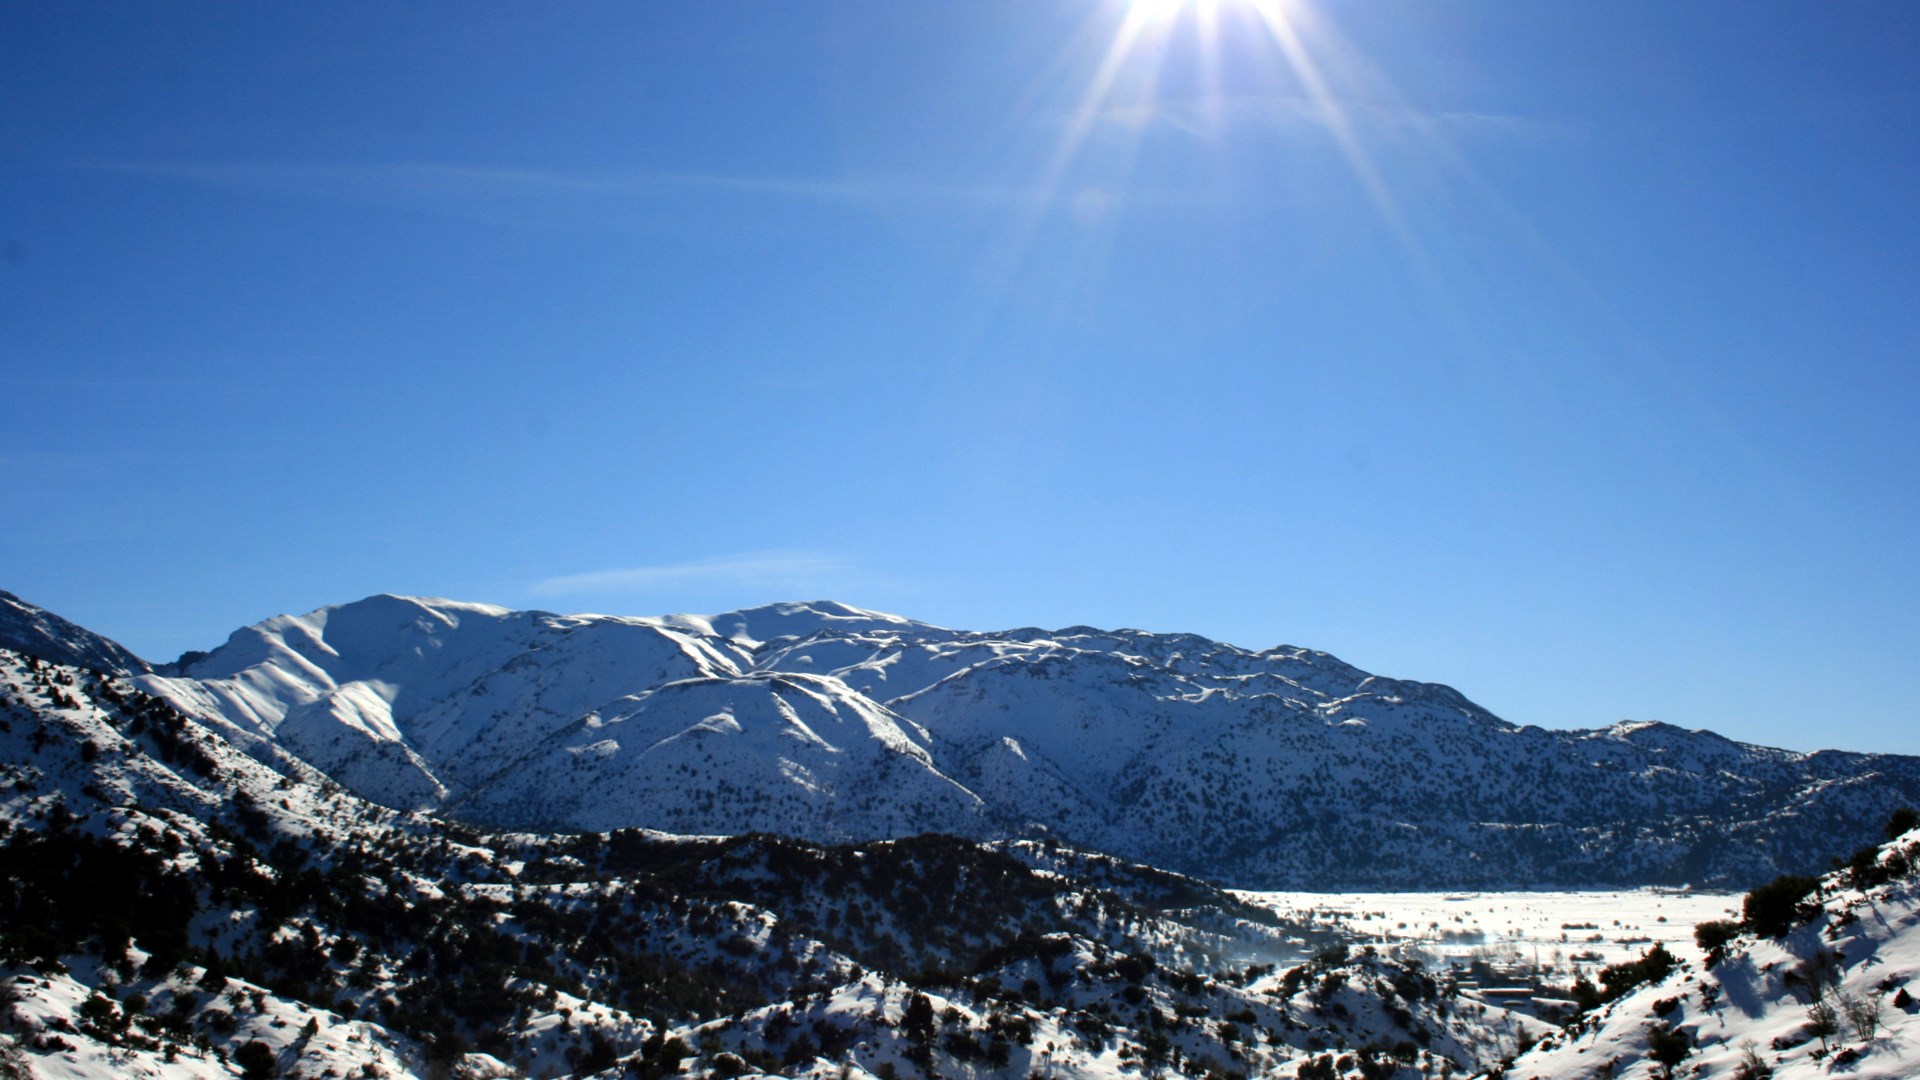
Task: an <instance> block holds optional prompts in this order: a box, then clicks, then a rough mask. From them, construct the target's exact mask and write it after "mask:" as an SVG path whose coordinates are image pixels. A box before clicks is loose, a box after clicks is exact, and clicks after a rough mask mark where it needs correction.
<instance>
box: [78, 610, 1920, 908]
mask: <svg viewBox="0 0 1920 1080" xmlns="http://www.w3.org/2000/svg"><path fill="white" fill-rule="evenodd" d="M82 633H83V632H82ZM140 685H141V687H142V688H143V689H144V690H146V691H147V692H149V693H152V694H155V695H156V696H159V697H161V698H164V699H165V700H167V701H169V702H170V703H172V704H173V705H175V706H176V707H178V708H180V709H182V710H184V711H186V712H188V713H190V714H192V715H193V716H195V717H196V718H197V719H198V720H200V721H201V722H202V723H204V724H205V725H207V726H208V727H209V728H210V729H212V730H215V731H218V732H220V733H221V735H222V737H223V738H226V739H227V740H228V741H230V742H231V743H233V744H234V745H236V746H241V747H245V748H248V749H249V751H250V752H252V753H255V754H257V755H261V756H262V757H263V758H268V757H271V756H272V755H275V754H281V755H286V754H291V755H294V756H297V757H298V758H300V759H301V760H302V761H304V762H306V763H308V764H309V765H311V766H313V767H314V768H317V769H319V770H321V771H322V772H324V773H326V774H327V775H329V776H330V777H332V778H333V779H334V780H336V781H337V782H339V783H341V784H343V785H345V786H347V787H348V788H350V789H351V790H353V791H355V792H357V793H359V794H361V795H363V796H364V797H367V798H370V799H373V800H375V801H377V802H380V803H382V804H385V805H388V806H393V807H397V808H402V809H418V810H440V811H444V812H447V813H450V814H454V815H458V816H462V817H464V818H466V819H467V820H469V821H472V822H473V823H475V824H479V825H486V826H493V827H536V826H537V827H541V828H554V829H606V828H613V827H622V826H645V827H652V828H660V829H668V830H672V831H681V832H692V833H739V832H752V831H764V832H778V833H782V834H786V835H792V836H798V837H802V838H807V839H812V840H815V841H820V842H843V841H851V840H861V839H876V838H888V837H898V836H904V835H910V834H912V833H915V832H919V831H924V830H927V829H941V830H947V831H952V832H956V833H960V834H964V835H968V836H972V837H975V838H980V839H991V838H1007V837H1019V836H1052V837H1056V838H1059V839H1062V840H1065V841H1068V842H1071V843H1073V844H1076V845H1080V846H1084V847H1091V848H1096V849H1099V850H1104V851H1110V852H1114V853H1116V854H1120V855H1124V856H1126V857H1129V858H1134V859H1138V860H1141V861H1145V862H1151V863H1154V864H1156V865H1161V866H1166V867H1169V868H1171V869H1177V870H1180V871H1183V872H1188V873H1193V874H1197V875H1201V876H1205V877H1209V878H1212V879H1216V880H1226V881H1230V882H1232V883H1234V884H1236V885H1241V886H1247V887H1259V888H1290V887H1294V888H1297V887H1312V888H1333V887H1340V888H1379V887H1387V888H1394V887H1408V886H1416V885H1417V886H1421V887H1426V888H1441V887H1501V886H1515V885H1547V886H1632V885H1645V884H1653V883H1658V884H1684V883H1691V884H1696V885H1716V886H1746V885H1750V884H1752V883H1753V882H1756V881H1760V880H1765V879H1766V878H1767V877H1770V876H1772V875H1773V874H1776V873H1779V872H1781V871H1783V870H1793V869H1802V868H1806V867H1810V866H1817V865H1818V863H1819V860H1820V859H1821V858H1822V857H1823V856H1824V853H1825V852H1826V851H1828V850H1830V848H1831V846H1832V844H1833V843H1834V842H1835V840H1836V838H1837V839H1839V840H1841V841H1843V842H1857V841H1863V840H1865V839H1867V838H1868V837H1867V835H1865V834H1864V833H1863V830H1864V829H1865V828H1866V827H1865V826H1864V825H1863V824H1862V823H1864V822H1871V821H1874V820H1878V819H1881V818H1883V817H1884V816H1885V815H1886V813H1888V812H1889V811H1890V810H1891V809H1893V808H1894V807H1895V806H1899V805H1903V804H1910V803H1915V802H1920V759H1914V758H1907V757H1899V756H1892V755H1865V754H1842V753H1834V752H1822V753H1815V754H1801V753H1793V752H1788V751H1784V750H1773V749H1768V748H1765V747H1757V746H1749V745H1745V744H1740V743H1735V742H1732V741H1729V740H1727V739H1724V738H1720V737H1719V736H1716V735H1713V734H1711V733H1708V732H1690V731H1685V730H1682V729H1679V728H1676V727H1672V726H1669V725H1665V724H1655V723H1622V724H1616V725H1613V726H1611V727H1608V728H1604V729H1600V730H1593V731H1554V730H1549V729H1546V728H1541V727H1535V726H1517V725H1514V724H1511V723H1508V722H1506V721H1504V720H1502V719H1500V718H1499V717H1496V716H1494V715H1492V714H1491V713H1489V712H1487V711H1486V710H1485V709H1482V708H1480V707H1479V706H1477V705H1476V704H1474V703H1473V702H1472V701H1471V700H1469V699H1468V698H1466V697H1465V696H1463V695H1462V694H1460V693H1459V692H1458V691H1455V690H1453V689H1452V688H1450V687H1446V686H1441V685H1437V684H1431V683H1419V682H1410V681H1402V680H1394V679H1388V678H1382V677H1379V676H1374V675H1371V674H1368V673H1367V672H1364V671H1361V670H1360V669H1358V668H1355V667H1354V666H1352V665H1350V664H1346V663H1344V662H1342V661H1340V660H1338V659H1336V658H1334V657H1331V656H1328V655H1327V654H1325V653H1318V652H1313V651H1310V650H1306V649H1300V648H1294V647H1279V648H1275V649H1269V650H1265V651H1258V652H1256V651H1250V650H1246V649H1241V648H1237V647H1235V646H1232V645H1228V644H1225V643H1221V642H1216V641H1211V640H1208V639H1206V638H1203V637H1199V636H1196V635H1191V634H1155V633H1148V632H1144V631H1139V630H1099V629H1094V628H1090V627H1070V628H1066V629H1061V630H1052V631H1048V630H1040V629H1035V628H1022V629H1016V630H1009V631H1002V632H994V633H979V632H970V631H959V630H951V629H946V628H941V627H936V626H931V625H929V624H926V623H919V622H914V621H912V620H909V619H904V618H901V617H898V616H892V615H886V614H883V613H878V612H871V611H865V610H862V609H858V608H852V607H848V606H846V605H841V604H834V603H830V602H824V601H822V602H814V603H806V604H776V605H768V606H765V607H761V608H752V609H747V610H745V611H740V612H732V613H727V614H722V615H714V616H698V615H677V616H663V617H658V618H622V617H613V616H604V615H567V616H563V615H554V614H549V613H544V612H513V611H507V610H505V609H502V608H495V607H489V606H486V605H478V604H462V603H456V602H453V601H446V600H425V599H415V598H407V597H395V596H378V597H371V598H369V599H366V600H362V601H358V602H355V603H352V604H346V605H341V606H338V607H331V608H323V609H320V610H319V611H316V612H312V613H310V614H308V615H303V616H280V617H278V618H275V619H269V620H267V621H265V622H262V623H260V624H257V625H255V626H252V627H247V628H244V629H242V630H240V631H237V632H236V633H235V634H234V635H233V636H232V637H231V638H230V639H229V641H228V642H227V644H225V645H223V646H222V647H221V648H219V649H216V650H214V651H213V652H212V653H211V654H208V655H205V656H202V657H200V658H199V659H198V660H196V661H195V662H193V663H192V664H190V665H189V666H188V667H187V668H186V670H185V671H183V672H172V673H167V674H158V673H156V674H151V675H145V676H142V677H141V680H140Z"/></svg>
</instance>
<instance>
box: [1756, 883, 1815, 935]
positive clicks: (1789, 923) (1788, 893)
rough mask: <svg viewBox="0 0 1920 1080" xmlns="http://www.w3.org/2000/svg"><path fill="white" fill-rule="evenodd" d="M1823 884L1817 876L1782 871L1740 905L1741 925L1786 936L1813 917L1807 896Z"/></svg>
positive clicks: (1767, 933)
mask: <svg viewBox="0 0 1920 1080" xmlns="http://www.w3.org/2000/svg"><path fill="white" fill-rule="evenodd" d="M1819 887H1820V881H1819V879H1817V878H1810V877H1804V876H1801V875H1799V874H1782V875H1780V876H1779V877H1777V878H1774V879H1773V880H1772V881H1770V882H1768V883H1767V884H1765V885H1762V886H1760V887H1759V888H1757V889H1755V890H1753V891H1752V892H1750V893H1748V894H1747V897H1746V900H1745V901H1744V902H1742V904H1741V908H1740V914H1741V920H1740V921H1741V924H1742V925H1743V926H1745V927H1746V928H1747V929H1748V930H1750V931H1752V932H1753V933H1755V934H1759V935H1760V936H1761V937H1770V938H1777V937H1784V936H1786V933H1787V931H1789V930H1792V929H1793V928H1794V927H1795V926H1796V925H1798V924H1799V923H1801V922H1802V921H1804V920H1805V919H1807V918H1809V917H1810V916H1811V914H1812V911H1811V905H1808V904H1806V903H1804V901H1805V900H1806V898H1807V896H1808V895H1809V894H1810V893H1812V892H1813V891H1814V890H1816V889H1818V888H1819Z"/></svg>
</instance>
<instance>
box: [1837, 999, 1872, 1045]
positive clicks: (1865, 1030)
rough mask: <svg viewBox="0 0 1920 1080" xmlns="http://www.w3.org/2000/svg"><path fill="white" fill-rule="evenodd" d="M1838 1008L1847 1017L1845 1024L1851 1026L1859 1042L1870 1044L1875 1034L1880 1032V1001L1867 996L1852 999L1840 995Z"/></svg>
mask: <svg viewBox="0 0 1920 1080" xmlns="http://www.w3.org/2000/svg"><path fill="white" fill-rule="evenodd" d="M1840 1008H1841V1010H1842V1011H1843V1012H1845V1013H1846V1015H1847V1023H1849V1024H1852V1025H1853V1033H1854V1034H1855V1035H1857V1036H1859V1037H1860V1041H1861V1042H1872V1041H1873V1035H1874V1033H1875V1032H1877V1031H1879V1030H1880V999H1879V997H1877V996H1875V995H1873V994H1868V995H1867V996H1866V997H1854V996H1853V995H1852V994H1842V995H1840Z"/></svg>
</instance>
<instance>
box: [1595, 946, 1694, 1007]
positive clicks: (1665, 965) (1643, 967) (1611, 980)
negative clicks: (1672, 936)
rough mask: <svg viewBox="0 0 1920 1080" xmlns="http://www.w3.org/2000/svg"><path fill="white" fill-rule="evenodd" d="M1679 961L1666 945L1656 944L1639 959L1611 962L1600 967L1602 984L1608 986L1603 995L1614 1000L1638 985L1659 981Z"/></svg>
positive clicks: (1671, 971)
mask: <svg viewBox="0 0 1920 1080" xmlns="http://www.w3.org/2000/svg"><path fill="white" fill-rule="evenodd" d="M1679 963H1680V960H1679V958H1677V957H1675V956H1674V955H1673V954H1672V953H1670V952H1668V951H1667V948H1666V946H1664V945H1658V944H1656V945H1655V946H1654V947H1653V948H1651V949H1648V950H1647V951H1646V954H1645V955H1643V956H1642V957H1640V959H1638V960H1632V961H1628V962H1626V963H1622V964H1609V965H1607V966H1606V967H1604V968H1601V969H1600V984H1601V985H1602V986H1604V987H1605V988H1606V991H1605V993H1604V994H1603V995H1602V996H1603V998H1604V999H1605V1000H1607V1001H1612V1000H1614V999H1616V998H1619V997H1622V996H1624V995H1625V994H1627V993H1629V992H1631V991H1632V990H1633V989H1634V988H1636V987H1639V986H1644V985H1646V984H1648V983H1657V982H1659V981H1660V980H1662V979H1664V978H1666V977H1667V976H1668V975H1670V974H1672V973H1673V969H1674V968H1675V967H1677V966H1679Z"/></svg>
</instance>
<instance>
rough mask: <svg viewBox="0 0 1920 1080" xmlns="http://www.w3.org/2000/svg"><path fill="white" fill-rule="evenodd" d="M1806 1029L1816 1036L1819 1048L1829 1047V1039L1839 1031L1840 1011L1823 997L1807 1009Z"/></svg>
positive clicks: (1823, 1050)
mask: <svg viewBox="0 0 1920 1080" xmlns="http://www.w3.org/2000/svg"><path fill="white" fill-rule="evenodd" d="M1807 1030H1808V1031H1810V1032H1812V1033H1813V1034H1814V1035H1816V1036H1818V1037H1819V1039H1820V1049H1821V1051H1822V1052H1825V1051H1827V1050H1829V1049H1831V1048H1832V1047H1831V1040H1832V1039H1833V1037H1834V1036H1835V1035H1837V1034H1839V1033H1840V1013H1839V1010H1837V1009H1835V1008H1834V1007H1833V1006H1832V1005H1831V1004H1830V1003H1828V1002H1827V1000H1826V999H1825V998H1822V999H1821V1000H1819V1001H1816V1002H1814V1003H1813V1007H1812V1008H1810V1009H1808V1010H1807Z"/></svg>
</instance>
